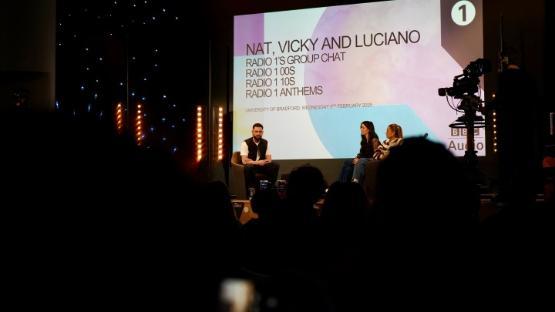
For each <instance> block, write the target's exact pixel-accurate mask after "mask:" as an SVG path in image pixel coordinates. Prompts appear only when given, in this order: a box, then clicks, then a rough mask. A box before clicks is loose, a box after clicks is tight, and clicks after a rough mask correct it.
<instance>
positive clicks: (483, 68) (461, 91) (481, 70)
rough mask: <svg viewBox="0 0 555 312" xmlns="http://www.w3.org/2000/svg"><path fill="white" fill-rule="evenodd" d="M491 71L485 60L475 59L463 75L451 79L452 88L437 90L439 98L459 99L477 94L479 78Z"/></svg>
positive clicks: (489, 64)
mask: <svg viewBox="0 0 555 312" xmlns="http://www.w3.org/2000/svg"><path fill="white" fill-rule="evenodd" d="M490 71H491V63H490V62H489V61H488V60H486V59H481V58H480V59H477V60H475V61H473V62H470V64H468V66H466V67H465V69H464V70H463V73H462V74H460V75H457V76H455V77H454V78H453V86H452V87H449V88H439V89H438V90H437V93H438V94H439V96H446V95H449V96H452V97H454V98H456V99H461V98H462V97H463V96H465V95H472V94H474V93H476V92H478V85H479V84H480V78H479V77H480V76H482V75H483V74H485V73H488V72H490Z"/></svg>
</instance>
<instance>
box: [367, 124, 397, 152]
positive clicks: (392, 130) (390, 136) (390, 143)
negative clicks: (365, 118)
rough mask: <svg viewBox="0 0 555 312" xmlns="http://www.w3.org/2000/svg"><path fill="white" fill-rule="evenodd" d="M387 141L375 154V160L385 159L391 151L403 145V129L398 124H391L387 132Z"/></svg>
mask: <svg viewBox="0 0 555 312" xmlns="http://www.w3.org/2000/svg"><path fill="white" fill-rule="evenodd" d="M385 136H386V137H387V139H386V140H385V141H383V143H382V145H380V146H378V149H377V150H376V152H375V153H374V159H384V158H386V157H387V155H389V149H390V148H392V147H394V146H398V145H401V144H402V143H403V128H401V126H399V125H398V124H394V123H393V124H390V125H389V126H387V130H386V131H385Z"/></svg>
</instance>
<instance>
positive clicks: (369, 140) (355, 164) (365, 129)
mask: <svg viewBox="0 0 555 312" xmlns="http://www.w3.org/2000/svg"><path fill="white" fill-rule="evenodd" d="M360 137H361V141H360V151H359V153H358V154H357V156H356V157H355V158H353V159H347V160H346V161H345V162H344V163H343V167H342V168H341V174H340V176H339V182H343V183H347V182H351V181H352V182H357V183H358V182H359V181H362V178H363V176H364V169H365V168H366V164H367V163H368V161H370V160H372V159H373V155H374V152H375V151H377V150H378V146H380V139H379V138H378V135H377V134H376V131H375V130H374V124H373V123H372V122H371V121H367V120H365V121H363V122H362V123H361V124H360ZM351 176H352V180H351Z"/></svg>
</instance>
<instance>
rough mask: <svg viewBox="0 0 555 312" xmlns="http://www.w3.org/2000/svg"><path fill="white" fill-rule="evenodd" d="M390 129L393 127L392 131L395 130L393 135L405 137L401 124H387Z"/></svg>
mask: <svg viewBox="0 0 555 312" xmlns="http://www.w3.org/2000/svg"><path fill="white" fill-rule="evenodd" d="M387 128H388V129H391V131H392V132H393V135H394V136H395V137H396V138H400V139H402V138H403V128H401V126H399V125H398V124H394V123H393V124H390V125H389V126H387Z"/></svg>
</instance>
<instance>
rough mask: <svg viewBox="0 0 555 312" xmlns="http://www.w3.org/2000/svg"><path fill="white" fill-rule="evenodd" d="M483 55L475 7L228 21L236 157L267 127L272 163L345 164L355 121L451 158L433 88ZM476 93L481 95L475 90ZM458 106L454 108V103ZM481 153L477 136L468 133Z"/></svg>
mask: <svg viewBox="0 0 555 312" xmlns="http://www.w3.org/2000/svg"><path fill="white" fill-rule="evenodd" d="M481 57H483V27H482V1H481V0H480V1H456V0H453V1H448V0H397V1H383V2H372V3H362V4H354V5H342V6H332V7H322V8H311V9H302V10H293V11H281V12H271V13H260V14H251V15H240V16H235V17H234V43H233V150H239V149H240V145H241V142H242V141H243V140H245V139H247V138H249V137H251V129H252V125H253V124H254V123H256V122H260V123H262V124H263V125H264V138H266V139H267V140H268V141H269V148H270V150H271V152H272V158H273V159H335V158H352V157H354V156H355V155H356V154H357V153H358V151H359V149H360V130H359V127H360V123H361V122H362V121H364V120H369V121H372V122H373V123H374V125H375V128H376V133H377V134H378V136H379V138H380V141H383V140H385V139H386V136H385V132H386V128H387V126H388V125H389V124H391V123H396V124H398V125H400V126H401V127H402V128H403V132H404V136H405V137H410V136H422V135H427V137H428V139H430V140H432V141H436V142H441V143H443V144H445V146H446V147H447V148H448V149H449V150H450V151H452V152H453V154H455V155H457V156H463V155H464V151H465V149H466V131H465V129H452V128H450V127H449V125H450V124H451V123H453V122H454V121H455V120H456V119H457V118H458V117H460V116H461V115H462V113H458V112H456V111H454V110H453V109H451V107H450V106H449V104H448V103H447V101H446V98H445V97H441V96H439V95H438V89H439V88H444V87H451V86H452V85H453V78H454V77H455V76H457V75H460V74H462V73H463V69H464V68H465V67H466V66H467V65H468V64H469V63H470V62H472V61H474V60H476V59H478V58H481ZM480 91H481V92H482V94H483V89H482V86H480ZM451 100H453V101H454V103H455V105H456V104H457V103H458V102H459V101H460V100H458V99H451ZM474 137H475V150H476V151H477V153H478V155H479V156H484V155H485V150H486V146H485V133H484V129H483V128H480V129H476V130H475V131H474Z"/></svg>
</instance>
